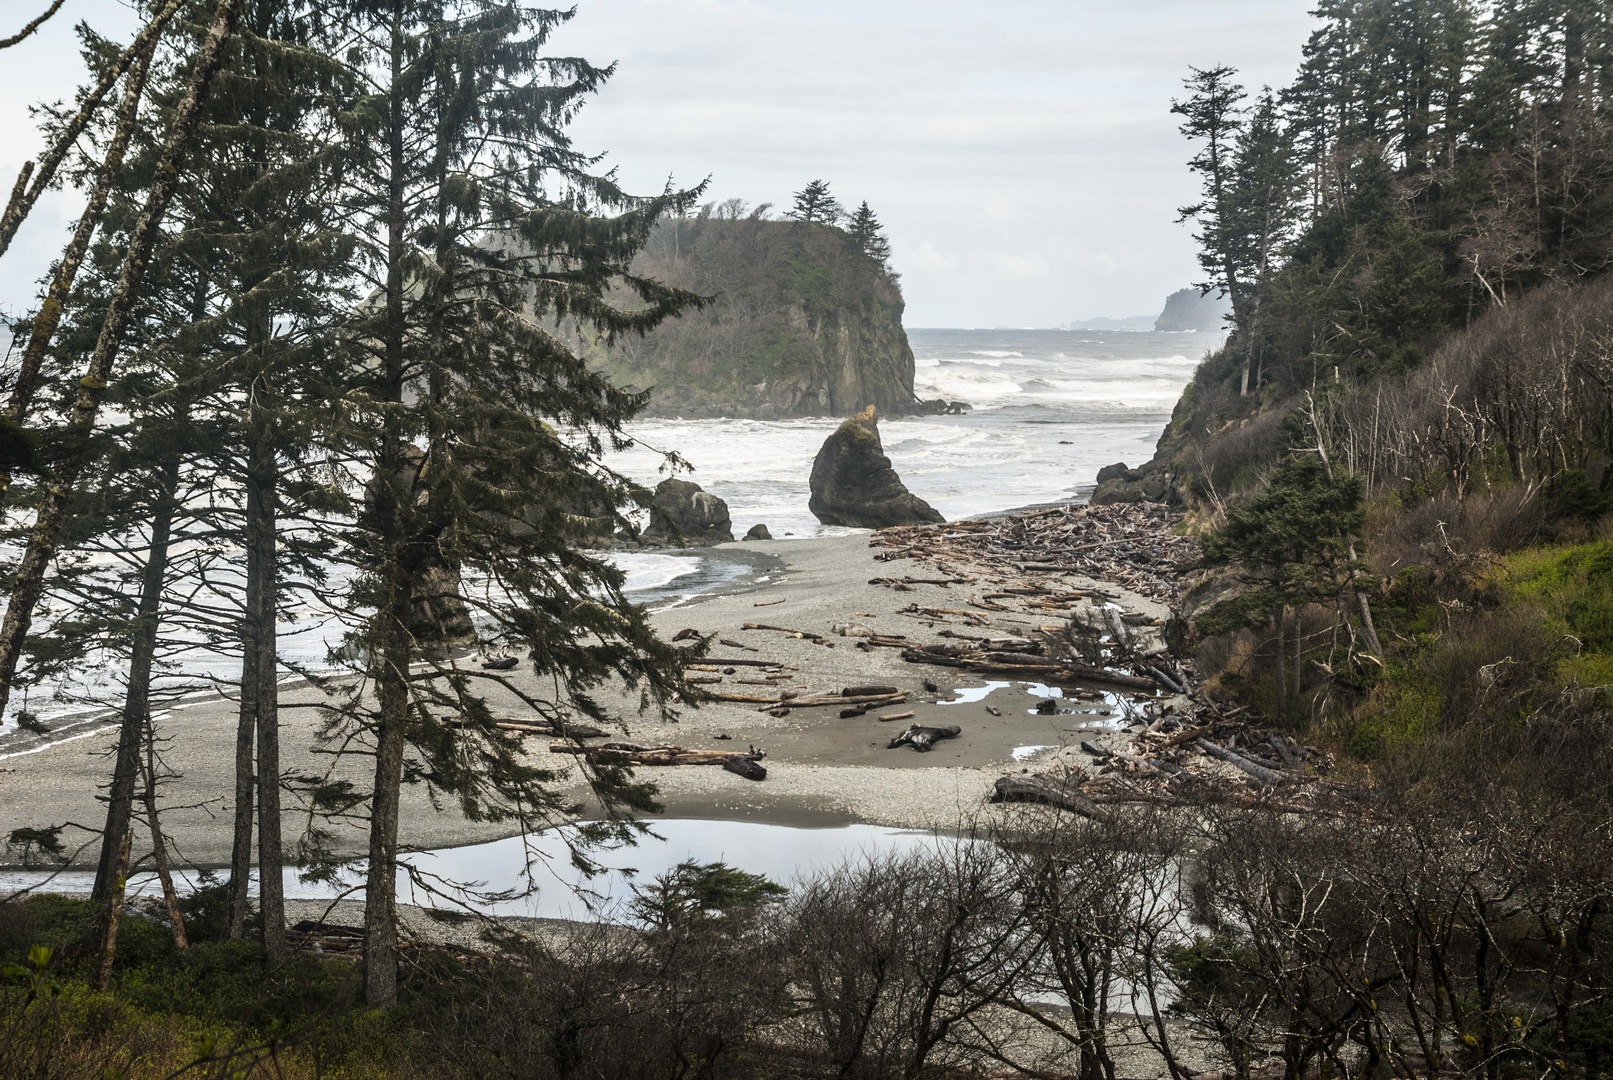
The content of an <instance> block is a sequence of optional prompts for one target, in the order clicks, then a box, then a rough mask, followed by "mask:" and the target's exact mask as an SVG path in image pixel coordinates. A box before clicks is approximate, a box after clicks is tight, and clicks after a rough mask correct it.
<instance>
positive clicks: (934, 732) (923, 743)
mask: <svg viewBox="0 0 1613 1080" xmlns="http://www.w3.org/2000/svg"><path fill="white" fill-rule="evenodd" d="M962 733H963V729H962V728H960V727H958V726H957V725H956V724H947V725H945V726H942V727H927V726H925V725H923V724H909V725H908V726H907V729H906V730H905V731H903V732H902V733H901V734H900V735H898V736H896V737H895V738H894V739H892V740H891V741H890V742H889V743H887V744H886V745H885V749H887V750H894V749H896V748H897V747H898V746H911V747H912V748H913V749H915V750H917V751H919V752H920V753H923V752H926V751H928V750H929V749H930V748H931V747H932V746H934V745H935V744H936V743H938V742H940V741H941V740H942V739H956V738H957V737H958V736H959V735H961V734H962Z"/></svg>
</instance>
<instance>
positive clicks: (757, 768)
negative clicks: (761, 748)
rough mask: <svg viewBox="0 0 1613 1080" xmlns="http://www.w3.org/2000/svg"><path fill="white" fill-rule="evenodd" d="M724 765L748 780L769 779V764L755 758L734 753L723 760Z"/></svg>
mask: <svg viewBox="0 0 1613 1080" xmlns="http://www.w3.org/2000/svg"><path fill="white" fill-rule="evenodd" d="M722 767H723V768H724V769H727V770H728V771H729V772H731V773H734V774H736V775H738V776H743V777H744V778H745V779H747V780H766V779H767V766H766V765H763V764H762V763H761V762H760V761H757V760H756V759H754V758H749V757H744V756H741V755H739V754H733V755H731V756H729V757H728V758H725V759H724V760H723V763H722Z"/></svg>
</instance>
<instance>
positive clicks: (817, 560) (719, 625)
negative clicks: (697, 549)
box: [0, 534, 1161, 866]
mask: <svg viewBox="0 0 1613 1080" xmlns="http://www.w3.org/2000/svg"><path fill="white" fill-rule="evenodd" d="M714 554H715V555H716V556H718V557H724V556H727V557H733V558H736V559H741V560H744V561H748V562H751V563H752V564H753V565H754V566H755V570H754V572H753V574H752V575H751V576H749V577H748V578H746V579H745V580H744V581H743V582H742V583H740V584H738V585H736V586H733V587H731V588H729V589H728V590H726V591H724V592H721V593H718V594H714V595H706V596H702V597H699V598H696V599H695V600H692V601H690V602H687V603H684V604H681V605H678V606H675V607H671V608H667V609H664V610H662V611H660V612H658V613H657V614H656V616H655V622H656V624H657V626H658V627H659V629H660V630H661V632H662V633H663V634H664V635H666V636H671V635H673V634H676V633H677V632H679V631H681V630H686V629H689V630H694V631H697V632H699V633H700V634H702V635H709V636H712V638H713V640H712V642H711V655H712V657H713V658H715V660H716V662H715V664H714V666H715V667H716V668H717V669H718V672H717V673H714V675H713V676H712V677H715V674H722V681H721V683H720V684H713V685H710V686H709V687H708V689H712V690H718V691H721V692H725V693H743V692H745V691H753V692H755V694H756V695H757V696H763V695H767V694H769V693H771V692H772V691H771V690H770V688H769V687H767V686H765V685H755V683H759V682H763V681H765V680H763V679H762V677H761V676H762V669H760V668H751V669H750V670H747V668H746V667H740V666H735V667H733V669H732V672H731V673H724V672H723V667H724V665H723V664H722V663H721V660H723V659H725V658H726V659H745V660H751V661H766V662H769V663H771V664H777V665H779V669H780V670H779V672H778V674H780V675H785V674H787V675H788V676H789V678H788V679H787V680H786V679H784V678H779V679H776V680H775V681H776V682H779V683H780V684H781V685H784V686H789V687H792V688H795V689H797V690H799V691H800V692H802V693H805V694H810V693H821V692H834V691H838V690H839V689H841V688H842V687H845V686H851V685H861V684H881V685H886V686H893V687H897V688H899V689H901V690H905V691H908V692H909V693H910V697H909V700H908V702H907V703H904V704H902V705H900V706H896V707H891V708H881V709H875V710H873V711H870V712H869V713H867V714H866V715H863V716H857V717H849V718H844V719H842V718H840V717H839V715H838V712H839V710H837V709H835V708H833V707H814V708H802V709H796V710H794V711H791V712H789V713H788V714H787V715H785V716H782V717H780V716H773V715H770V714H769V711H768V708H767V706H766V705H762V704H755V703H739V702H712V703H707V704H705V705H703V706H701V707H700V708H698V709H695V708H692V707H688V706H684V707H681V708H680V710H679V715H678V717H677V719H676V720H675V721H672V722H667V721H662V720H660V719H658V718H655V719H652V718H649V717H645V716H639V715H637V713H636V698H629V697H628V696H627V695H623V698H622V701H621V706H622V709H623V715H624V717H625V719H624V723H623V728H622V732H621V736H620V737H621V738H624V739H629V740H631V741H633V742H636V743H642V744H651V745H655V744H663V743H672V744H676V745H678V746H682V747H685V748H687V749H691V750H731V749H744V748H747V747H751V746H754V747H758V748H761V749H765V750H766V752H767V756H766V758H765V761H764V764H765V765H766V766H767V770H768V776H767V779H766V780H765V781H762V782H755V781H750V780H746V779H743V778H741V777H739V776H737V775H735V774H733V773H730V772H727V771H725V770H723V769H721V768H714V767H694V766H677V767H664V768H641V770H640V775H641V776H643V777H645V778H647V779H650V780H653V781H654V782H655V783H656V784H657V785H658V787H659V789H660V801H661V802H662V803H663V804H664V806H665V810H664V816H666V817H674V818H718V819H731V820H733V819H737V820H754V821H763V822H770V823H776V824H790V825H803V826H811V825H830V824H841V823H848V822H865V823H869V824H878V825H890V826H897V827H943V828H955V827H957V825H958V824H959V823H960V822H961V821H966V820H972V819H974V818H976V817H978V816H979V815H981V814H982V813H985V812H987V809H988V808H987V806H986V804H985V797H986V795H987V794H988V793H989V792H990V790H991V786H992V783H993V781H995V779H996V778H997V777H999V776H1001V775H1003V774H1004V773H1006V772H1009V771H1013V770H1018V769H1021V768H1024V767H1026V766H1027V764H1028V763H1029V762H1030V761H1031V760H1032V759H1045V758H1046V757H1048V756H1049V755H1054V754H1066V755H1071V756H1075V755H1079V753H1080V751H1079V750H1077V749H1075V747H1077V746H1078V744H1079V743H1080V742H1081V741H1082V740H1087V741H1096V742H1099V743H1102V742H1103V741H1104V740H1106V739H1110V738H1118V737H1119V733H1118V732H1117V731H1114V730H1112V729H1113V728H1114V727H1116V726H1117V723H1116V722H1117V720H1118V719H1119V718H1120V717H1121V715H1122V714H1123V712H1124V710H1125V709H1126V707H1127V705H1126V702H1125V700H1124V699H1123V698H1119V697H1108V698H1105V699H1099V700H1094V701H1089V702H1078V701H1073V700H1072V701H1065V702H1062V703H1061V705H1062V706H1064V707H1061V708H1060V710H1059V712H1058V713H1057V714H1054V715H1046V714H1043V713H1038V712H1036V710H1035V707H1036V705H1037V703H1038V702H1039V701H1040V700H1041V698H1040V697H1039V696H1037V693H1036V688H1034V687H1026V686H1024V685H1022V684H1017V683H1016V684H1007V685H1002V686H999V687H995V688H992V689H991V690H990V691H989V692H988V691H987V689H986V685H985V681H984V680H982V679H981V678H980V677H978V676H974V675H970V674H968V673H965V672H958V671H953V670H950V669H946V668H937V667H929V666H918V665H912V664H908V663H906V662H904V661H903V660H902V659H901V657H900V650H899V649H894V648H879V647H866V646H865V647H862V648H859V647H858V642H859V639H858V638H856V637H845V636H841V635H840V634H838V633H837V627H842V626H845V625H847V624H854V625H856V626H859V627H864V628H867V629H870V630H872V631H874V632H876V633H879V634H881V635H893V636H894V635H900V636H903V637H905V638H908V639H911V640H913V641H916V642H930V641H936V640H940V638H939V637H938V636H937V635H938V632H939V630H941V629H944V627H942V626H938V625H937V623H936V621H935V620H933V619H926V618H925V617H924V616H923V615H922V614H915V612H914V611H913V610H911V609H912V608H914V607H925V606H956V605H958V604H960V603H966V602H967V601H966V600H964V599H962V598H961V596H960V591H959V590H951V591H949V590H948V589H947V588H946V587H945V586H939V585H924V584H915V585H911V586H909V587H906V588H904V589H903V590H900V591H898V590H893V589H889V588H881V587H877V586H872V585H870V584H869V582H870V579H873V578H876V577H890V576H892V575H898V576H899V575H904V574H905V575H910V576H917V577H922V576H924V573H925V568H923V567H921V566H920V565H919V564H917V563H914V562H912V561H910V560H905V559H897V560H893V561H880V560H879V559H878V558H877V556H878V555H879V552H878V551H877V550H875V549H873V548H871V547H870V545H869V541H868V537H867V535H866V534H858V535H851V536H842V537H834V538H823V539H809V540H789V541H774V542H765V541H753V542H740V543H736V544H730V545H724V546H723V547H722V548H719V549H714ZM929 573H930V575H931V576H933V571H930V572H929ZM1106 588H1109V589H1110V591H1111V592H1119V590H1116V589H1115V588H1114V587H1113V586H1106ZM1122 602H1123V603H1124V604H1125V605H1126V606H1128V607H1130V608H1133V609H1135V610H1140V611H1143V612H1145V613H1150V614H1160V613H1161V611H1160V608H1159V605H1158V604H1156V603H1153V602H1152V601H1150V600H1148V599H1146V598H1143V597H1139V596H1133V595H1125V596H1123V597H1122ZM904 609H905V610H904ZM1009 621H1013V620H1009ZM746 623H753V624H762V625H765V626H766V627H774V628H783V629H759V628H751V629H746V628H745V624H746ZM1026 629H1027V631H1028V630H1030V629H1033V628H1031V627H1027V628H1026ZM791 631H795V632H800V633H801V634H804V635H808V636H796V634H795V633H792V632H791ZM814 636H816V640H814ZM725 641H726V642H730V643H734V644H723V642H725ZM466 663H467V664H472V663H474V658H472V659H471V660H467V661H466ZM523 668H527V670H526V672H525V674H524V675H521V676H520V677H522V678H527V679H531V680H533V685H534V686H536V685H537V676H536V675H534V674H533V673H531V672H530V670H529V668H528V665H526V664H525V663H523ZM742 679H744V680H747V681H746V682H740V681H739V680H742ZM1002 681H1003V682H1004V683H1007V680H1006V679H1005V680H1002ZM926 682H929V683H930V684H931V685H933V686H934V687H935V689H926V686H925V683H926ZM958 690H964V691H972V692H968V693H964V694H961V695H960V694H958V693H956V692H955V691H958ZM1044 693H1045V691H1044ZM960 697H961V698H962V699H963V700H958V699H959V698H960ZM320 698H321V695H320V693H319V692H318V691H316V690H314V689H312V688H310V687H307V686H290V687H286V688H285V689H284V690H283V696H282V725H283V728H282V730H283V735H282V752H281V753H282V763H283V767H284V769H285V770H286V771H287V772H288V773H299V774H311V775H318V776H326V777H346V778H348V779H351V780H352V781H354V783H355V784H356V785H358V786H359V787H360V788H361V789H362V787H363V786H364V785H365V782H366V779H367V774H368V771H369V760H368V758H365V757H362V756H356V755H355V756H352V757H338V756H335V755H334V754H333V753H332V752H331V751H332V748H331V747H330V746H327V745H323V744H321V743H320V742H319V741H318V739H317V738H316V731H317V729H318V727H319V722H320V713H319V710H318V709H317V708H316V707H315V706H317V704H318V703H319V700H320ZM512 708H513V706H512ZM909 711H911V712H912V713H914V716H913V717H912V718H909V719H904V720H902V721H899V722H894V723H882V722H881V721H880V720H879V719H878V717H879V715H880V714H882V713H883V714H886V715H889V714H891V713H905V712H909ZM235 723H236V717H235V706H234V703H233V702H231V701H229V700H227V699H225V698H222V697H214V698H207V699H201V700H196V701H192V702H187V703H183V704H180V705H178V706H175V707H173V708H170V709H168V710H166V711H165V712H163V713H162V714H160V715H159V716H158V717H157V718H156V726H157V730H158V735H159V738H161V739H162V740H164V741H165V744H166V747H167V750H166V757H167V762H168V765H169V767H170V768H171V769H172V770H173V771H174V772H175V773H176V774H177V775H176V776H174V777H173V778H172V779H170V780H168V781H167V782H166V784H165V785H164V787H163V788H162V793H161V797H162V802H163V806H164V813H163V827H164V828H165V829H166V830H167V832H168V834H169V836H170V837H171V839H172V842H173V844H174V847H175V848H176V850H177V851H178V853H179V855H180V857H181V860H182V861H183V862H185V863H189V864H192V865H196V866H218V865H223V864H224V863H226V862H227V861H228V858H229V844H230V815H231V811H232V807H231V797H232V792H233V768H234V737H235ZM909 723H920V724H926V723H928V724H943V725H945V724H955V725H958V726H959V727H961V728H962V734H961V736H960V737H959V738H956V739H951V740H948V741H945V742H941V743H939V744H938V745H937V746H936V747H935V748H934V749H933V750H931V751H929V752H928V753H917V752H915V751H913V750H912V749H910V748H906V747H903V748H898V749H894V750H892V749H886V744H887V743H888V742H889V740H890V738H891V737H892V736H893V735H894V734H896V733H897V732H898V731H899V730H900V729H901V728H903V727H905V726H907V724H909ZM115 733H116V732H115V727H114V726H113V725H112V724H111V723H109V722H107V721H106V720H104V719H101V720H96V721H89V722H85V723H83V724H81V725H80V726H79V727H77V728H73V729H59V730H58V731H56V732H54V733H53V734H52V736H51V739H52V740H54V741H48V742H47V741H42V740H41V739H39V737H37V736H33V735H30V734H27V733H16V732H8V733H7V735H6V736H4V737H3V738H0V835H8V834H9V833H10V832H11V831H12V830H13V829H16V828H19V827H23V826H47V825H56V824H61V823H63V822H68V823H71V825H70V826H69V828H68V829H67V830H66V831H64V833H63V839H64V840H65V841H66V842H67V843H68V845H69V847H70V848H71V847H74V846H76V845H78V844H83V845H85V847H84V850H83V851H82V852H81V853H80V855H79V856H78V857H77V858H76V860H75V861H76V862H78V863H80V864H83V863H86V862H88V861H90V860H92V859H93V856H94V846H93V840H94V839H95V837H94V835H93V833H92V832H91V831H90V830H91V829H94V828H98V827H99V825H100V822H101V819H102V816H103V807H102V804H101V803H100V802H99V801H98V799H97V796H98V794H99V792H100V790H101V787H102V786H103V785H104V783H105V781H106V777H107V774H108V772H109V770H110V753H111V751H112V748H113V744H114V738H115ZM528 741H529V742H530V743H531V746H532V752H533V753H534V754H535V755H542V758H543V759H544V760H543V763H544V764H545V765H551V766H553V765H555V764H556V763H557V762H559V760H560V759H559V756H558V755H551V754H549V753H548V744H549V742H550V741H551V740H549V739H547V738H543V737H540V736H529V737H528ZM1016 751H1017V752H1018V756H1017V757H1016ZM561 764H562V767H563V765H564V763H563V762H562V763H561ZM571 775H572V776H573V777H575V778H576V780H575V782H573V783H572V784H571V786H570V790H568V795H571V796H574V798H575V800H576V801H577V802H578V803H579V804H580V805H582V806H583V807H584V811H583V812H584V816H587V814H588V812H589V810H588V806H589V793H588V789H587V787H586V785H585V784H583V783H581V778H580V776H579V775H578V773H577V771H576V770H575V768H573V769H572V770H571ZM290 801H291V800H289V799H288V804H289V803H290ZM307 824H308V822H307V819H306V817H305V815H304V814H302V813H300V812H299V811H298V810H297V809H295V807H289V806H288V810H287V814H286V820H285V835H286V836H287V838H288V842H291V840H292V838H295V837H296V836H298V835H300V833H301V832H302V830H303V829H304V828H305V827H306V826H307ZM80 827H82V828H80ZM511 831H512V830H511V829H510V827H509V826H508V825H496V824H487V823H478V822H472V821H468V820H466V819H465V818H464V817H463V815H461V814H460V813H459V812H458V810H457V809H455V808H454V807H453V806H452V805H451V803H443V804H442V805H433V802H432V800H431V799H430V798H429V796H428V795H427V793H426V792H425V791H424V789H423V788H419V787H416V788H413V789H410V790H408V791H406V792H405V803H404V813H403V819H402V837H401V838H402V839H403V841H404V842H405V843H407V844H410V845H414V846H417V847H424V848H436V847H449V846H455V845H462V844H469V843H476V842H480V841H485V840H492V839H498V838H500V837H502V836H506V835H510V833H511ZM142 840H143V838H140V837H137V839H136V845H137V850H138V846H139V845H140V844H141V843H142ZM365 842H366V837H365V831H364V828H363V825H362V823H359V822H353V823H350V824H346V825H339V826H337V829H336V840H335V843H336V846H337V849H338V851H339V852H341V853H344V854H358V853H360V852H362V850H363V849H364V846H365ZM17 854H18V853H17V852H14V851H13V852H8V853H7V855H6V857H7V858H9V859H11V860H12V861H13V862H14V861H15V859H16V857H17Z"/></svg>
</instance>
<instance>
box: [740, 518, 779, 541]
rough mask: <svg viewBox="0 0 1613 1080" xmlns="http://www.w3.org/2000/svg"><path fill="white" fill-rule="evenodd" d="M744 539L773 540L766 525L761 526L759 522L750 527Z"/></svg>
mask: <svg viewBox="0 0 1613 1080" xmlns="http://www.w3.org/2000/svg"><path fill="white" fill-rule="evenodd" d="M745 539H747V540H771V539H773V534H772V533H770V532H768V531H767V526H766V525H763V524H761V523H760V522H758V523H757V524H755V525H752V526H751V527H750V531H749V532H747V533H746V534H745Z"/></svg>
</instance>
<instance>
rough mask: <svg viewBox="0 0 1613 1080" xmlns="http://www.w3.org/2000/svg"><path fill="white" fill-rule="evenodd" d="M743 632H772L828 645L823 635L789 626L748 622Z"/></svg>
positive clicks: (744, 625) (742, 627) (743, 627)
mask: <svg viewBox="0 0 1613 1080" xmlns="http://www.w3.org/2000/svg"><path fill="white" fill-rule="evenodd" d="M740 629H741V630H772V631H773V632H774V633H779V634H788V635H790V636H791V637H797V638H804V639H805V640H807V641H810V642H813V643H814V644H818V645H827V644H829V642H827V641H825V640H824V637H823V635H822V634H814V633H812V632H811V631H808V630H795V629H792V628H791V627H788V626H773V625H771V624H769V623H757V622H748V623H744V624H742V625H741V626H740Z"/></svg>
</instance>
